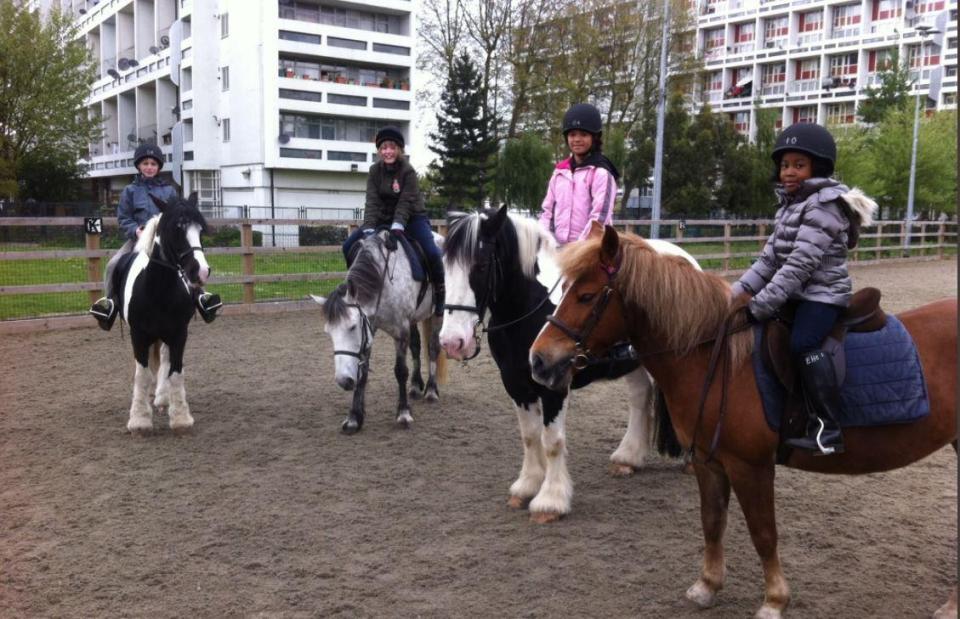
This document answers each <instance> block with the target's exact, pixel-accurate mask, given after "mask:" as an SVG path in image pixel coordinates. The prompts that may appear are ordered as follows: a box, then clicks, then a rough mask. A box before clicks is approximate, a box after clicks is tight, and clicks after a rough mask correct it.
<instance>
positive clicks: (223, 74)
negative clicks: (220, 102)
mask: <svg viewBox="0 0 960 619" xmlns="http://www.w3.org/2000/svg"><path fill="white" fill-rule="evenodd" d="M220 90H222V91H223V92H227V91H228V90H230V67H220Z"/></svg>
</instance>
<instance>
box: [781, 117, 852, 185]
mask: <svg viewBox="0 0 960 619" xmlns="http://www.w3.org/2000/svg"><path fill="white" fill-rule="evenodd" d="M788 151H796V152H801V153H806V154H807V155H810V156H811V157H815V158H817V159H820V160H822V161H823V162H824V164H826V167H827V168H828V169H829V172H828V173H829V174H833V167H834V164H835V163H836V161H837V143H836V142H835V141H834V139H833V136H832V135H830V132H829V131H827V129H826V128H825V127H821V126H820V125H815V124H813V123H796V124H793V125H790V126H789V127H787V128H786V129H784V130H783V132H782V133H781V134H780V135H779V136H777V143H776V144H775V145H774V147H773V153H772V154H771V157H772V158H773V162H774V163H775V164H777V167H779V166H780V159H782V158H783V154H784V153H786V152H788Z"/></svg>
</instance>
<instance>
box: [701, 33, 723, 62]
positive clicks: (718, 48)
mask: <svg viewBox="0 0 960 619" xmlns="http://www.w3.org/2000/svg"><path fill="white" fill-rule="evenodd" d="M724 45H725V39H724V33H723V28H714V29H713V30H707V31H706V32H704V34H703V49H704V50H705V51H706V54H707V58H717V57H719V56H722V55H723V51H724Z"/></svg>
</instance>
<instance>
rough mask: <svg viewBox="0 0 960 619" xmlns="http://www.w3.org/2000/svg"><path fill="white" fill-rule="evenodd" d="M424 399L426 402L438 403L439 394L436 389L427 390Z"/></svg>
mask: <svg viewBox="0 0 960 619" xmlns="http://www.w3.org/2000/svg"><path fill="white" fill-rule="evenodd" d="M425 399H426V400H427V402H439V401H440V394H439V393H438V392H437V390H436V389H428V390H427V395H426V398H425Z"/></svg>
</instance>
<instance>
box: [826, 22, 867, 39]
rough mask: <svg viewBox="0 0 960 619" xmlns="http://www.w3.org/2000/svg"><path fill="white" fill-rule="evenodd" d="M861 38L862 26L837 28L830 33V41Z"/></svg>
mask: <svg viewBox="0 0 960 619" xmlns="http://www.w3.org/2000/svg"><path fill="white" fill-rule="evenodd" d="M858 36H860V26H859V25H857V26H849V27H847V28H835V29H834V30H832V31H831V32H830V40H835V39H849V38H852V37H858Z"/></svg>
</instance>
